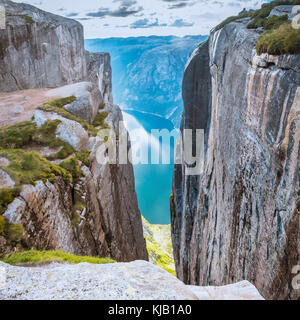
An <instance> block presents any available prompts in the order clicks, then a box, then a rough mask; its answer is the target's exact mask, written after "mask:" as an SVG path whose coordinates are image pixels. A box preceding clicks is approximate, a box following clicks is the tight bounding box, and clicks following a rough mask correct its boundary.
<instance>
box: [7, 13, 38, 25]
mask: <svg viewBox="0 0 300 320" xmlns="http://www.w3.org/2000/svg"><path fill="white" fill-rule="evenodd" d="M6 16H7V17H20V18H22V19H24V20H25V21H26V22H27V23H30V24H33V23H35V21H34V20H33V19H32V18H31V17H30V16H27V15H25V14H12V13H8V12H6Z"/></svg>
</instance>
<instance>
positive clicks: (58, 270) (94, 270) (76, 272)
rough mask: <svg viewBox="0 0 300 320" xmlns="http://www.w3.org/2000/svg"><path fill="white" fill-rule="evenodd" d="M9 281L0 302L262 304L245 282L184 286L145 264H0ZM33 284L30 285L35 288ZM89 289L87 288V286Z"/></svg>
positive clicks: (4, 286)
mask: <svg viewBox="0 0 300 320" xmlns="http://www.w3.org/2000/svg"><path fill="white" fill-rule="evenodd" d="M0 268H2V270H4V273H5V274H6V275H8V276H7V277H6V281H3V283H2V288H3V289H2V290H1V288H0V299H1V300H11V299H18V300H29V299H30V300H41V299H42V300H217V299H231V300H248V299H251V300H261V299H262V297H261V295H260V294H259V293H258V291H257V290H256V289H255V288H254V287H253V286H252V285H251V284H250V283H248V282H242V283H240V284H236V285H231V286H227V287H224V288H201V287H198V288H197V287H190V286H186V285H185V284H184V283H183V282H181V281H180V280H178V279H177V278H176V277H174V276H172V275H171V274H169V273H168V272H166V271H164V270H163V269H161V268H159V267H157V266H154V265H153V264H151V263H149V262H146V261H134V262H131V263H115V264H102V265H101V264H100V265H96V264H89V263H81V264H77V265H67V264H57V263H53V264H50V265H48V266H43V267H35V268H34V267H30V268H22V267H13V266H10V265H7V264H4V263H1V262H0ZM33 284H34V285H33ZM87 284H88V285H87Z"/></svg>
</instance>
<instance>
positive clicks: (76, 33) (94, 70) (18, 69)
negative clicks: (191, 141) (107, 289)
mask: <svg viewBox="0 0 300 320" xmlns="http://www.w3.org/2000/svg"><path fill="white" fill-rule="evenodd" d="M3 4H4V5H5V8H6V12H7V28H6V29H5V30H0V79H1V81H0V91H12V90H18V89H24V88H37V87H46V86H54V87H59V86H61V85H65V84H67V86H64V87H59V88H56V89H53V90H50V91H49V94H50V96H55V97H57V96H61V97H62V98H61V99H58V100H55V102H53V101H49V102H48V103H46V104H44V105H43V106H36V108H37V110H36V111H35V113H34V120H33V121H28V122H25V123H24V122H23V123H16V125H15V126H13V127H5V128H0V137H1V141H0V256H1V255H4V254H7V253H10V252H12V251H14V250H16V249H20V250H22V249H38V250H50V249H59V250H63V251H66V252H69V253H74V254H79V255H93V256H110V257H112V258H114V259H116V260H118V261H132V260H147V259H148V254H147V250H146V245H145V240H144V237H143V229H142V220H141V214H140V211H139V208H138V203H137V196H136V192H135V183H134V173H133V168H132V165H131V164H128V165H110V164H101V163H99V162H98V161H97V152H98V150H99V148H101V147H103V146H104V144H105V141H104V139H103V138H101V137H100V136H98V135H97V131H98V130H99V129H102V128H106V129H113V130H115V131H117V130H118V126H119V121H121V120H122V113H121V110H120V109H119V107H118V106H116V105H114V104H113V97H112V79H111V77H112V72H111V65H110V56H109V54H107V53H95V54H91V53H89V52H86V51H85V50H84V44H83V30H82V26H81V25H80V24H79V23H77V22H75V21H73V20H70V19H65V18H62V17H58V16H54V15H52V14H49V13H46V12H43V11H41V10H38V9H37V8H34V7H32V6H29V5H25V4H16V3H13V2H11V1H6V0H0V5H3ZM83 80H84V81H85V82H79V81H83ZM49 100H51V99H49ZM26 128H30V129H29V131H26V130H27V129H26ZM22 130H25V131H22ZM14 134H16V135H17V136H18V137H19V138H18V139H17V140H14V137H15V136H14ZM11 135H12V136H11ZM25 135H27V136H26V137H27V138H25V139H24V136H25ZM50 135H53V138H52V140H51V139H49V136H50ZM6 139H8V140H6ZM5 141H10V142H9V143H6V142H5ZM53 141H55V143H56V144H58V145H56V146H55V147H53ZM47 143H48V144H49V145H47ZM20 149H22V150H20ZM63 150H64V152H63V153H62V151H63ZM25 162H26V165H25ZM16 170H19V173H17V172H16ZM34 170H35V171H34ZM33 172H35V173H34V174H33ZM26 176H27V177H28V176H32V180H28V179H27V178H26ZM25 178H26V179H25Z"/></svg>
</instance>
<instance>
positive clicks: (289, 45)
mask: <svg viewBox="0 0 300 320" xmlns="http://www.w3.org/2000/svg"><path fill="white" fill-rule="evenodd" d="M256 51H257V54H262V53H268V54H273V55H281V54H299V53H300V29H294V28H293V27H292V26H291V24H290V23H286V24H283V25H281V26H280V27H279V28H278V29H275V30H270V31H267V32H265V33H263V34H262V35H261V36H260V37H259V39H258V41H257V44H256Z"/></svg>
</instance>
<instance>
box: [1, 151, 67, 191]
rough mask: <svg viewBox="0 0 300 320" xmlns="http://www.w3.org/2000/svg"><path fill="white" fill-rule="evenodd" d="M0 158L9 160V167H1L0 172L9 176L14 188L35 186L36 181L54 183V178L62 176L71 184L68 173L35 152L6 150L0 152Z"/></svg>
mask: <svg viewBox="0 0 300 320" xmlns="http://www.w3.org/2000/svg"><path fill="white" fill-rule="evenodd" d="M0 156H1V157H5V158H7V159H8V160H10V164H9V166H7V167H3V168H2V170H4V171H6V172H7V173H8V174H9V175H10V177H11V178H12V179H13V180H14V181H15V183H16V186H21V185H22V184H33V185H35V181H37V180H42V181H43V182H46V181H47V180H49V181H50V182H52V183H55V181H56V176H62V177H63V178H64V179H65V181H67V182H72V176H71V174H70V173H69V172H67V171H66V170H65V169H63V168H61V167H60V166H57V165H55V164H53V163H51V162H50V161H48V160H47V159H45V158H43V157H42V156H41V155H40V154H38V153H37V152H35V151H24V150H21V149H6V150H0Z"/></svg>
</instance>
